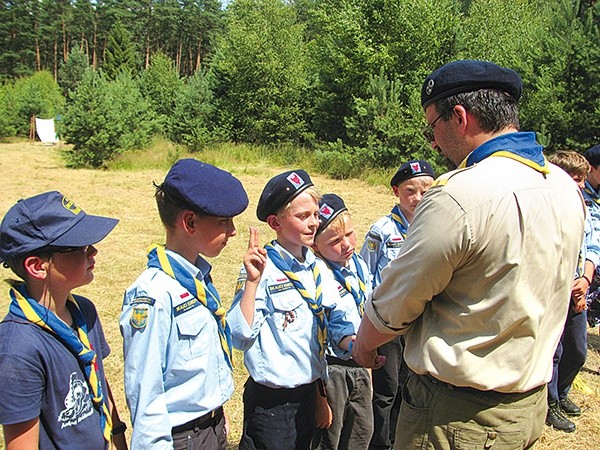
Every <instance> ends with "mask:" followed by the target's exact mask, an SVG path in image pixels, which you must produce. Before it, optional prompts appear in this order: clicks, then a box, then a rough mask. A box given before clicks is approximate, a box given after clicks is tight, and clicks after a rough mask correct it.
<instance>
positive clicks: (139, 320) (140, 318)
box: [129, 304, 148, 330]
mask: <svg viewBox="0 0 600 450" xmlns="http://www.w3.org/2000/svg"><path fill="white" fill-rule="evenodd" d="M129 321H130V323H131V326H132V327H133V328H136V329H138V330H143V329H144V328H146V325H148V305H146V304H140V305H139V306H134V307H133V312H132V313H131V319H129Z"/></svg>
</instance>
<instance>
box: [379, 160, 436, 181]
mask: <svg viewBox="0 0 600 450" xmlns="http://www.w3.org/2000/svg"><path fill="white" fill-rule="evenodd" d="M424 176H429V177H431V178H435V175H434V173H433V169H432V168H431V165H430V164H429V163H428V162H427V161H423V160H422V159H415V160H413V161H408V162H405V163H404V164H402V165H401V166H400V168H399V169H398V171H397V172H396V174H395V175H394V176H393V177H392V180H391V181H390V186H398V185H399V184H400V183H402V182H403V181H406V180H408V179H410V178H415V177H424Z"/></svg>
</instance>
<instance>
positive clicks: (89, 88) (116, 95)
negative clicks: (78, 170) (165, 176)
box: [63, 69, 155, 167]
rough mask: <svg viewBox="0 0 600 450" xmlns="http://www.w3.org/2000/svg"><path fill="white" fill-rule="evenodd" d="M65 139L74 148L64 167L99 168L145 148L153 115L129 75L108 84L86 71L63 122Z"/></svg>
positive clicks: (152, 123) (68, 151) (119, 76)
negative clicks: (117, 158)
mask: <svg viewBox="0 0 600 450" xmlns="http://www.w3.org/2000/svg"><path fill="white" fill-rule="evenodd" d="M63 126H64V138H65V140H66V141H67V142H68V143H70V144H73V147H72V148H71V149H68V150H67V151H66V154H65V156H66V159H67V164H68V165H70V166H75V167H81V166H91V167H101V166H104V165H105V164H106V163H107V162H108V161H110V160H111V159H112V158H114V157H115V156H116V155H117V154H119V153H121V152H123V151H125V150H128V149H132V148H140V147H144V146H145V145H147V144H148V143H149V142H150V139H151V136H152V133H153V132H154V126H155V124H154V120H153V115H152V113H151V112H150V108H149V105H148V103H147V102H146V101H145V100H144V99H143V98H142V96H141V94H140V91H139V88H138V85H137V83H136V82H135V81H134V80H133V79H132V78H131V75H129V74H128V73H126V72H125V73H121V74H120V75H118V76H117V78H116V80H115V81H112V82H111V81H108V80H107V79H106V78H105V77H104V76H102V75H101V74H99V73H98V72H96V71H94V70H91V69H89V70H88V71H87V72H86V73H85V75H84V77H83V80H82V81H81V83H80V85H79V87H78V88H77V90H76V91H75V93H74V95H73V100H72V102H71V103H70V104H69V106H68V108H67V110H66V112H65V115H64V118H63Z"/></svg>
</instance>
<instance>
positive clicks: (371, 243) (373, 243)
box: [367, 235, 379, 253]
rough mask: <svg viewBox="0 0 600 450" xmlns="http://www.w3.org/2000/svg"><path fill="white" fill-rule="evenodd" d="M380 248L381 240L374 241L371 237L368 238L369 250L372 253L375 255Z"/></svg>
mask: <svg viewBox="0 0 600 450" xmlns="http://www.w3.org/2000/svg"><path fill="white" fill-rule="evenodd" d="M378 247H379V239H373V237H372V236H371V235H369V236H368V237H367V250H368V251H369V252H370V253H375V252H376V251H377V248H378Z"/></svg>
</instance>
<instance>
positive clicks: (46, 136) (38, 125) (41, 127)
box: [35, 117, 58, 144]
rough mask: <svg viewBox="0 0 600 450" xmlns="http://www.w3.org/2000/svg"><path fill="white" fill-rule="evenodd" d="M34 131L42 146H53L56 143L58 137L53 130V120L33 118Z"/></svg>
mask: <svg viewBox="0 0 600 450" xmlns="http://www.w3.org/2000/svg"><path fill="white" fill-rule="evenodd" d="M35 130H36V131H37V135H38V137H39V138H40V141H42V142H43V143H44V144H55V143H56V142H58V136H57V135H56V131H55V130H54V119H38V118H37V117H36V118H35Z"/></svg>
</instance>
